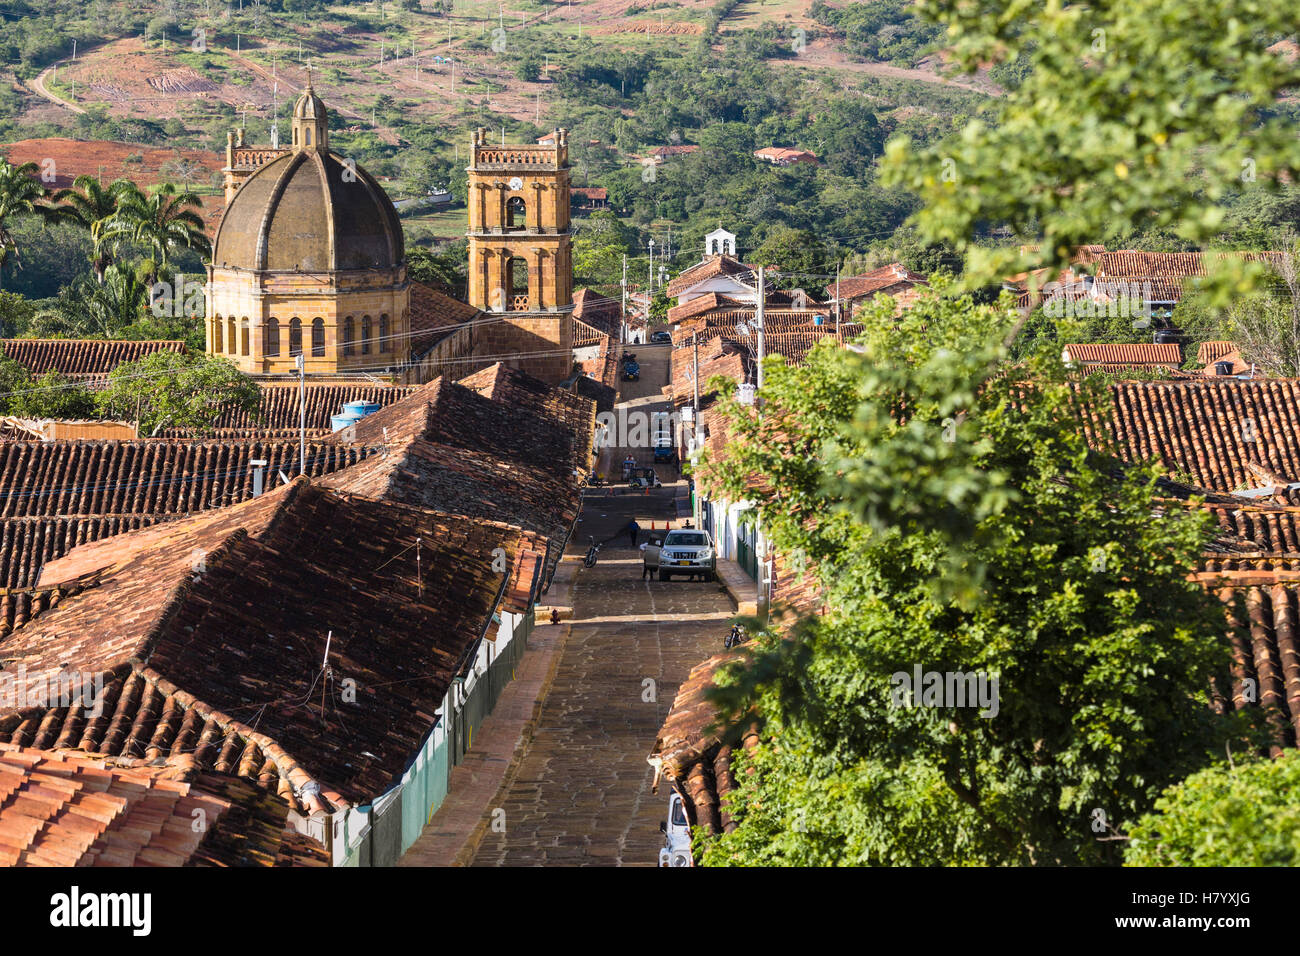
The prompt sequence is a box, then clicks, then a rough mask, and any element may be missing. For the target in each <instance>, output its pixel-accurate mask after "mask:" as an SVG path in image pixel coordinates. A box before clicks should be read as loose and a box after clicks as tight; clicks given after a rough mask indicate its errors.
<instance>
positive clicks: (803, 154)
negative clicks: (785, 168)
mask: <svg viewBox="0 0 1300 956" xmlns="http://www.w3.org/2000/svg"><path fill="white" fill-rule="evenodd" d="M754 157H755V158H756V159H765V160H767V161H768V162H769V163H786V164H788V163H792V162H796V161H803V162H810V161H811V162H816V161H817V154H816V153H812V152H809V151H808V150H806V149H795V148H793V147H790V146H764V147H763V148H762V149H756V150H754Z"/></svg>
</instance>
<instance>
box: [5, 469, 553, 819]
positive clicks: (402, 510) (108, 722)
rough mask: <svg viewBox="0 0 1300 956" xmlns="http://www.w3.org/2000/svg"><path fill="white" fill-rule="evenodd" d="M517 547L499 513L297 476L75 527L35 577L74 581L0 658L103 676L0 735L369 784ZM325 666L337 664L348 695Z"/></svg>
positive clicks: (443, 675)
mask: <svg viewBox="0 0 1300 956" xmlns="http://www.w3.org/2000/svg"><path fill="white" fill-rule="evenodd" d="M536 545H537V542H536V539H535V538H534V537H533V536H530V535H528V534H526V533H524V532H522V531H520V529H518V528H513V527H510V526H507V525H504V524H500V523H497V522H491V521H480V520H475V519H471V518H467V517H464V516H459V515H449V514H442V513H437V512H432V511H424V510H420V509H416V508H410V507H406V506H404V505H401V504H398V503H395V502H392V501H375V500H369V499H365V498H360V497H355V496H351V495H343V494H339V493H336V492H334V491H332V490H330V489H327V488H324V487H321V486H318V485H314V484H312V483H311V482H310V481H309V480H308V479H305V478H300V479H297V480H295V481H294V482H293V483H292V484H291V485H288V486H282V487H281V488H278V489H276V490H274V491H270V492H268V493H266V494H264V495H263V496H262V497H260V498H256V499H253V500H251V501H247V502H243V503H242V504H239V505H234V506H232V507H229V508H223V509H220V510H217V511H213V512H210V513H207V514H203V515H198V516H194V517H191V518H187V519H184V520H181V521H175V522H166V523H163V524H161V525H159V526H157V527H154V528H148V529H145V530H142V531H137V532H132V533H129V534H124V535H119V536H117V537H114V538H109V539H105V540H102V541H98V542H94V543H91V544H87V545H85V546H83V547H81V548H78V549H76V550H75V551H73V552H71V553H70V554H69V555H67V556H65V557H63V558H61V559H59V560H57V561H54V562H51V563H50V564H47V565H46V567H45V570H44V571H43V572H42V576H41V577H42V584H43V585H49V584H51V583H53V582H60V581H66V582H78V583H80V584H82V585H83V589H82V590H81V591H80V592H78V593H75V594H72V595H70V596H68V597H65V598H63V599H62V600H60V601H59V602H58V603H57V604H55V605H53V606H51V607H49V608H48V609H47V610H45V611H43V612H42V613H41V614H39V615H37V616H35V617H33V618H31V619H30V620H29V621H28V622H27V623H26V624H24V625H23V626H21V627H18V628H16V629H15V630H14V631H13V632H12V633H11V634H10V635H9V636H8V637H6V638H5V639H4V640H3V641H0V660H3V661H4V665H5V669H6V670H8V671H10V672H11V673H18V672H19V671H20V669H25V673H26V675H27V679H28V682H29V684H32V685H36V686H39V682H41V681H44V680H48V679H49V678H50V677H51V676H53V675H57V674H58V673H59V672H60V671H61V670H71V671H74V672H82V673H90V674H103V675H105V684H109V683H110V681H111V684H112V686H113V687H115V688H117V693H116V694H114V693H113V692H112V691H110V692H109V694H108V695H106V702H105V706H104V708H103V713H102V714H101V715H100V716H99V717H91V718H88V717H87V716H86V714H85V711H84V708H82V707H71V708H69V707H67V706H64V707H57V706H55V707H40V706H34V707H28V708H26V709H11V710H9V711H4V710H0V740H3V739H4V735H6V734H7V735H8V737H9V740H8V742H10V743H14V744H17V745H21V746H33V747H36V748H38V749H50V748H55V749H58V748H62V747H76V748H81V749H84V750H89V751H94V752H96V753H104V754H109V755H114V756H122V757H131V758H141V759H147V760H148V759H157V758H158V757H177V756H181V755H183V754H186V753H192V754H193V756H194V759H195V761H196V762H197V764H198V765H199V766H200V767H202V768H205V769H206V768H212V769H215V770H217V771H219V772H227V773H233V774H235V775H236V776H239V777H242V778H245V779H248V780H253V781H256V782H257V783H258V784H259V786H262V787H264V788H265V789H269V790H272V791H273V792H278V793H280V794H281V795H282V796H284V797H285V798H286V799H288V800H290V801H291V802H293V803H294V804H295V805H301V806H304V807H305V808H306V809H308V810H313V809H329V808H330V807H331V806H334V807H337V806H340V805H342V804H344V803H357V802H361V801H364V800H366V799H369V798H372V797H375V796H378V795H379V794H381V793H384V792H386V791H387V790H388V789H389V788H390V787H391V786H392V784H393V783H394V782H395V780H396V779H398V778H399V777H400V775H401V773H402V772H403V771H404V770H405V769H406V767H407V765H408V763H409V760H410V758H411V757H412V755H413V754H414V753H415V752H416V750H417V749H418V747H419V745H420V744H421V742H422V740H423V739H424V737H425V736H426V735H427V733H428V731H429V730H430V728H431V727H432V726H433V724H434V713H433V711H434V709H435V708H436V707H438V706H439V705H440V703H441V700H442V697H443V695H444V694H445V692H446V690H447V687H448V686H449V684H450V680H451V678H452V676H453V675H454V674H455V673H456V672H457V670H458V669H459V667H460V666H461V665H462V664H463V662H464V660H465V658H466V654H467V652H468V651H469V650H470V649H471V648H472V647H473V646H474V645H475V643H476V642H477V640H478V639H479V638H480V637H481V636H483V634H484V633H485V632H486V630H487V628H488V624H489V622H490V618H491V615H492V613H493V610H494V608H495V607H496V606H497V603H498V600H499V599H500V598H501V596H503V595H512V596H513V597H512V600H514V601H515V602H516V605H515V606H518V604H517V602H518V601H520V600H526V598H527V596H528V595H530V594H531V593H532V592H533V590H534V589H535V587H536V579H537V574H536V570H537V565H538V561H537V555H538V552H539V551H540V547H539V546H536ZM497 548H501V549H503V550H504V552H505V555H506V557H507V562H508V564H507V568H508V570H507V573H506V574H505V575H502V574H501V573H499V572H497V571H494V570H493V561H494V550H495V549H497ZM518 562H523V564H524V567H523V569H521V570H519V571H518V573H515V571H516V569H517V567H518ZM521 595H522V596H523V597H522V598H521V597H520V596H521ZM110 625H111V626H110ZM331 634H332V637H328V635H331ZM327 639H328V640H329V645H330V651H329V667H330V668H331V671H330V673H329V674H322V662H323V660H324V657H325V645H326V641H327ZM343 680H353V681H355V685H354V686H355V691H356V702H355V703H350V702H349V701H348V700H347V699H346V695H345V693H344V691H345V689H346V685H343V684H341V683H339V682H340V681H343ZM316 691H319V692H320V693H321V696H320V697H319V698H318V697H316V695H315V692H316ZM313 783H316V784H318V785H319V787H314V786H311V784H313Z"/></svg>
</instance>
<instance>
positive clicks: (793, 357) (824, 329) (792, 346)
mask: <svg viewBox="0 0 1300 956" xmlns="http://www.w3.org/2000/svg"><path fill="white" fill-rule="evenodd" d="M826 339H831V340H832V341H835V342H841V343H842V342H843V341H844V336H842V335H841V336H836V334H835V326H833V325H822V326H813V327H812V328H810V329H807V330H801V331H798V332H769V333H767V334H766V335H764V336H763V351H764V352H765V353H766V354H767V355H780V356H782V357H784V358H785V362H786V364H787V365H792V366H795V367H796V368H797V367H800V366H802V365H803V364H804V361H805V360H806V359H807V358H808V353H809V351H811V350H812V348H813V346H814V345H817V344H818V343H820V342H822V341H824V340H826ZM755 348H757V346H755Z"/></svg>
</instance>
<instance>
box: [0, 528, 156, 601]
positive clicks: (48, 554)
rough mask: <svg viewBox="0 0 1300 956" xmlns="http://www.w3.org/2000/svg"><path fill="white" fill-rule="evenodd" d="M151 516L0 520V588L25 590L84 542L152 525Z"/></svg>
mask: <svg viewBox="0 0 1300 956" xmlns="http://www.w3.org/2000/svg"><path fill="white" fill-rule="evenodd" d="M161 520H163V519H162V518H160V517H158V516H154V515H142V514H131V515H69V516H59V517H37V518H0V588H28V587H31V586H32V585H34V584H35V583H36V581H37V579H38V578H39V576H40V573H41V568H42V567H43V566H44V565H45V562H47V561H52V560H53V559H55V558H59V557H62V556H63V555H65V554H67V553H68V552H69V551H71V550H72V549H73V548H75V547H77V546H78V545H80V544H84V543H86V542H87V541H98V540H99V539H100V538H107V537H111V536H112V535H115V534H120V533H122V532H123V531H134V530H136V529H137V528H145V527H148V526H149V525H152V524H156V523H157V522H158V521H161Z"/></svg>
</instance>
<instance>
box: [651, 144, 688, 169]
mask: <svg viewBox="0 0 1300 956" xmlns="http://www.w3.org/2000/svg"><path fill="white" fill-rule="evenodd" d="M698 149H699V147H698V146H656V147H655V148H654V149H652V150H650V151H649V152H648V153H646V154H645V156H644V157H643V158H642V159H641V165H642V166H661V165H663V163H664V162H665V161H666V160H669V159H677V158H679V157H682V156H689V155H690V154H691V153H693V152H695V151H696V150H698Z"/></svg>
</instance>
